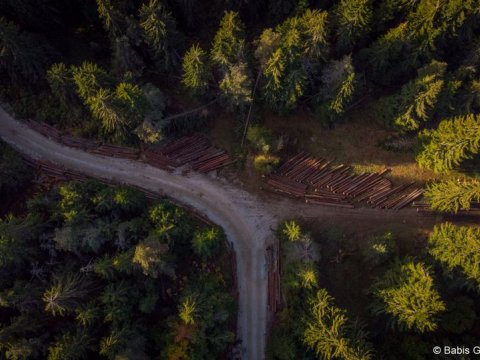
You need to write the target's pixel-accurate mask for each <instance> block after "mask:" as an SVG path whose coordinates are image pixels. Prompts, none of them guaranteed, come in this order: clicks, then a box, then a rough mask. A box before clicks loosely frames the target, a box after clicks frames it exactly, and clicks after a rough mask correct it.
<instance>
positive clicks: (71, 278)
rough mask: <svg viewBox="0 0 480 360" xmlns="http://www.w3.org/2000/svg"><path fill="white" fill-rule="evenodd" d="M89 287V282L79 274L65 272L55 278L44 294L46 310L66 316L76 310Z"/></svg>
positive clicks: (54, 314)
mask: <svg viewBox="0 0 480 360" xmlns="http://www.w3.org/2000/svg"><path fill="white" fill-rule="evenodd" d="M88 288H89V284H88V283H87V282H85V280H84V279H83V278H82V277H80V276H78V275H72V274H65V275H63V276H59V277H56V278H54V281H53V284H52V285H51V286H50V287H49V288H48V289H47V290H46V291H45V293H44V294H43V301H44V302H45V311H48V312H50V313H51V314H52V315H53V316H56V315H60V316H64V315H65V314H67V313H69V312H72V311H74V310H75V309H76V308H77V307H78V306H79V305H80V304H81V303H82V301H84V300H85V297H86V296H87V295H88V293H89V289H88Z"/></svg>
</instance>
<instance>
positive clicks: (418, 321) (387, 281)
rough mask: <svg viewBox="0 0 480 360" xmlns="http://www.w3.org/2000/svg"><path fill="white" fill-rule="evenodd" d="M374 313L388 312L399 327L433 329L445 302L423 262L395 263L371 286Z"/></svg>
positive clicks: (422, 330) (420, 330)
mask: <svg viewBox="0 0 480 360" xmlns="http://www.w3.org/2000/svg"><path fill="white" fill-rule="evenodd" d="M373 294H374V296H375V297H376V301H377V303H375V304H374V305H373V307H372V309H373V312H374V313H375V314H376V315H380V314H388V315H390V316H391V317H392V318H391V319H392V323H393V324H395V325H398V327H399V328H400V329H402V330H414V331H417V332H420V333H424V332H428V331H434V330H436V329H437V327H438V316H439V315H440V314H441V313H442V312H444V311H445V303H444V302H443V301H442V300H441V298H440V295H439V294H438V292H437V290H436V289H435V287H434V283H433V277H432V276H431V274H430V269H429V268H428V267H427V266H426V265H425V264H423V263H414V262H412V261H406V262H404V263H401V262H397V263H396V264H395V265H394V266H393V267H392V268H391V269H390V270H388V271H387V272H386V273H385V274H384V276H383V277H382V278H381V279H378V280H377V281H376V283H375V284H374V285H373Z"/></svg>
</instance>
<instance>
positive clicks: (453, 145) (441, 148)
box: [417, 114, 480, 173]
mask: <svg viewBox="0 0 480 360" xmlns="http://www.w3.org/2000/svg"><path fill="white" fill-rule="evenodd" d="M421 139H422V142H423V146H422V148H421V150H420V153H419V154H418V155H417V162H418V164H419V165H420V166H421V167H424V168H429V169H432V170H433V171H435V172H436V173H442V172H446V171H449V170H452V169H453V168H454V167H456V166H458V165H460V164H461V162H462V161H463V160H465V159H470V158H471V157H472V156H473V155H475V154H478V152H479V151H480V117H479V115H474V114H469V115H466V116H458V117H455V118H452V119H447V120H443V121H442V122H441V123H440V125H439V126H438V128H437V129H434V130H425V131H424V132H423V133H422V134H421Z"/></svg>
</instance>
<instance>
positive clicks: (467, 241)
mask: <svg viewBox="0 0 480 360" xmlns="http://www.w3.org/2000/svg"><path fill="white" fill-rule="evenodd" d="M428 244H429V253H430V255H432V256H433V258H434V259H435V260H437V261H439V262H440V263H441V264H442V265H443V266H444V267H445V268H446V269H447V270H449V271H451V272H453V271H456V270H459V271H460V272H461V273H462V274H463V276H464V277H465V278H466V279H467V280H468V282H467V285H472V284H473V287H474V288H476V289H477V290H478V289H480V269H479V267H478V264H479V263H480V253H479V252H478V246H479V245H480V230H479V229H478V228H474V227H468V226H455V225H453V224H452V223H448V222H446V223H443V224H440V225H437V226H435V227H434V229H433V232H432V233H431V234H430V236H429V238H428Z"/></svg>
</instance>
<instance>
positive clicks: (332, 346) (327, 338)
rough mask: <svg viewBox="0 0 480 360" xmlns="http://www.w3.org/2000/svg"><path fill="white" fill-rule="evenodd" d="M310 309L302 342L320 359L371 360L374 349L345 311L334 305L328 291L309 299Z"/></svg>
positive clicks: (319, 292) (319, 291) (321, 290)
mask: <svg viewBox="0 0 480 360" xmlns="http://www.w3.org/2000/svg"><path fill="white" fill-rule="evenodd" d="M309 307H310V314H309V318H308V319H307V320H306V329H305V333H304V339H303V341H304V342H305V344H306V345H308V346H309V347H310V348H311V349H313V350H314V351H315V353H316V355H317V356H318V357H319V358H323V359H336V358H338V359H358V360H366V359H371V358H372V351H371V346H370V344H369V343H368V342H366V340H365V338H366V334H365V332H364V331H363V329H362V328H361V326H360V325H359V324H358V323H349V321H348V319H347V316H346V314H345V310H343V309H341V308H338V307H336V306H335V305H334V304H333V298H332V297H331V296H330V295H329V294H328V293H327V291H326V290H325V289H319V290H318V291H317V293H316V294H315V296H313V297H312V298H310V299H309Z"/></svg>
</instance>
